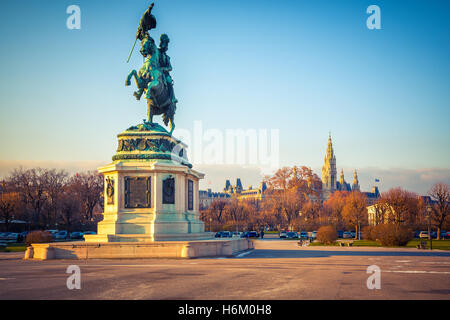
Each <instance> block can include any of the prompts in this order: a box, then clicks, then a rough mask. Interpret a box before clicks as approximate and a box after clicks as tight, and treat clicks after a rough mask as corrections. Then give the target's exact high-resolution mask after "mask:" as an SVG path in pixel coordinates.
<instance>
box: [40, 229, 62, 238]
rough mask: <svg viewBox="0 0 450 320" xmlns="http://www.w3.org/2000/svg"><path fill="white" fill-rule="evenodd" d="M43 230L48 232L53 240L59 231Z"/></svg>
mask: <svg viewBox="0 0 450 320" xmlns="http://www.w3.org/2000/svg"><path fill="white" fill-rule="evenodd" d="M44 231H45V232H48V233H50V234H51V235H52V237H53V240H55V239H56V234H57V233H58V232H59V230H44Z"/></svg>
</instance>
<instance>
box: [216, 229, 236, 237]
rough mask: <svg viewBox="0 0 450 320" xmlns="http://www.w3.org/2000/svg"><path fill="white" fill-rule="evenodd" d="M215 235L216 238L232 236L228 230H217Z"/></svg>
mask: <svg viewBox="0 0 450 320" xmlns="http://www.w3.org/2000/svg"><path fill="white" fill-rule="evenodd" d="M215 237H216V238H231V237H233V234H232V233H231V232H230V231H219V232H216V235H215Z"/></svg>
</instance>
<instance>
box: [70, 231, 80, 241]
mask: <svg viewBox="0 0 450 320" xmlns="http://www.w3.org/2000/svg"><path fill="white" fill-rule="evenodd" d="M70 239H83V232H81V231H74V232H72V233H71V234H70Z"/></svg>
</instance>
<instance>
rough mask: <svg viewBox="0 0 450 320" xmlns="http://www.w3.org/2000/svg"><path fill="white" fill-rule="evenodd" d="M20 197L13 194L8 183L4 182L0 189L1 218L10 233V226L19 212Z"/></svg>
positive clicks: (15, 193)
mask: <svg viewBox="0 0 450 320" xmlns="http://www.w3.org/2000/svg"><path fill="white" fill-rule="evenodd" d="M18 202H19V197H18V194H17V192H13V191H12V190H11V188H10V186H9V184H8V182H6V181H2V183H1V187H0V216H1V218H2V220H3V223H4V224H5V229H6V230H5V231H9V225H10V223H11V221H12V220H13V219H14V214H15V213H16V212H17V207H18Z"/></svg>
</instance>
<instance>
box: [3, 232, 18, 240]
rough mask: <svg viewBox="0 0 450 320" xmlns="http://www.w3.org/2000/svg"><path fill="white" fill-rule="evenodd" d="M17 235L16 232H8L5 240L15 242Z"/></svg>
mask: <svg viewBox="0 0 450 320" xmlns="http://www.w3.org/2000/svg"><path fill="white" fill-rule="evenodd" d="M18 237H19V234H18V233H15V232H8V235H7V236H6V239H5V240H8V241H14V242H17V238H18Z"/></svg>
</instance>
